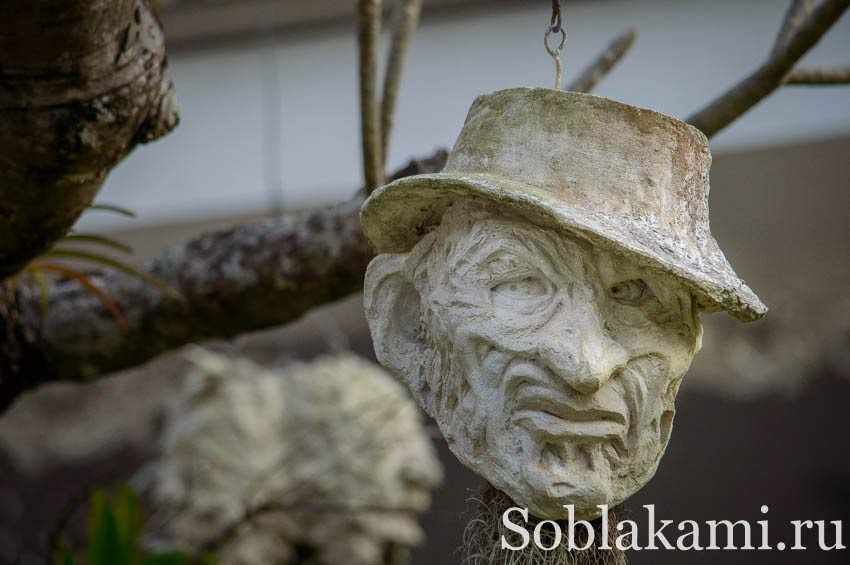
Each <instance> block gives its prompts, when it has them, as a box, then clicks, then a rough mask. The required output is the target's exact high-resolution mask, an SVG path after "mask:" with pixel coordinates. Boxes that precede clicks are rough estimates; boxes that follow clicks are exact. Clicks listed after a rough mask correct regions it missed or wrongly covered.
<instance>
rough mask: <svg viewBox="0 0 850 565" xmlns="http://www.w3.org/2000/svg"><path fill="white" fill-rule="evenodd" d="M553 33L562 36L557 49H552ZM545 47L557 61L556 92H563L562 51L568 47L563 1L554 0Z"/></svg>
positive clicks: (544, 42) (544, 38) (545, 36)
mask: <svg viewBox="0 0 850 565" xmlns="http://www.w3.org/2000/svg"><path fill="white" fill-rule="evenodd" d="M553 33H560V34H561V42H560V43H559V44H558V46H557V47H552V43H551V37H552V34H553ZM543 45H544V46H545V47H546V52H547V53H549V56H550V57H552V60H553V61H555V90H561V76H562V74H563V71H562V68H561V51H563V50H564V47H566V46H567V32H566V30H565V29H564V27H563V17H562V15H561V0H552V19H551V20H550V21H549V25H548V26H547V27H546V35H544V36H543Z"/></svg>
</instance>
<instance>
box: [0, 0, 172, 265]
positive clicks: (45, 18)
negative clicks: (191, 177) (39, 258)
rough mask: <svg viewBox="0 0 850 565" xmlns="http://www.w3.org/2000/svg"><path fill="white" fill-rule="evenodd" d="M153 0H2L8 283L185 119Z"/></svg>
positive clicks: (2, 241)
mask: <svg viewBox="0 0 850 565" xmlns="http://www.w3.org/2000/svg"><path fill="white" fill-rule="evenodd" d="M165 69H166V59H165V43H164V41H163V35H162V29H161V27H160V25H159V22H158V21H157V19H156V16H155V15H154V13H153V12H152V10H151V8H150V6H149V5H148V4H147V2H146V1H145V0H44V1H40V2H32V1H30V0H8V1H6V2H0V85H2V86H0V279H2V278H5V277H7V276H9V275H10V274H12V273H14V272H16V271H17V270H18V269H20V268H21V267H22V266H23V265H24V264H26V263H27V262H28V261H29V260H30V259H32V258H33V257H34V256H35V255H37V254H38V253H40V252H42V251H44V250H45V249H47V248H49V247H50V246H51V245H53V243H55V241H56V240H57V239H58V238H59V237H61V236H63V235H65V233H67V231H68V230H69V229H70V228H71V226H72V225H73V223H74V222H75V221H76V220H77V218H78V216H79V215H80V213H81V212H82V211H83V210H84V209H85V208H86V207H87V206H88V205H89V204H91V202H92V199H93V198H94V196H95V195H96V194H97V192H98V190H99V189H100V186H101V185H102V184H103V181H104V179H105V178H106V176H107V174H108V173H109V171H110V170H111V169H112V168H113V167H114V166H115V165H116V164H117V163H118V162H119V161H120V160H121V159H123V158H124V157H125V156H126V155H127V154H128V153H129V152H130V151H132V149H133V148H134V147H135V146H136V145H137V144H139V143H146V142H149V141H152V140H154V139H157V138H158V137H160V136H162V135H164V134H165V133H167V132H168V131H170V130H171V129H172V128H173V127H174V126H176V125H177V121H178V114H177V106H176V103H175V100H174V91H173V90H174V89H173V85H172V83H171V81H170V80H169V79H168V77H167V76H166V74H165Z"/></svg>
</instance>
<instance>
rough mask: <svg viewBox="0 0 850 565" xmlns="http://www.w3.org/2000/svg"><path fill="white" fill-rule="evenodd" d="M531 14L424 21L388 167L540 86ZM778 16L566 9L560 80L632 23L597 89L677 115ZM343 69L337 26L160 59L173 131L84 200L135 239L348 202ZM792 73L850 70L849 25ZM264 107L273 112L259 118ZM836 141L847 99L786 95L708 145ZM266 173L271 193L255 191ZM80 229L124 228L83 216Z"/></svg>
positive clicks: (709, 2) (654, 2)
mask: <svg viewBox="0 0 850 565" xmlns="http://www.w3.org/2000/svg"><path fill="white" fill-rule="evenodd" d="M539 4H540V6H539V7H528V6H526V7H521V8H519V7H515V8H504V7H501V8H499V7H494V8H492V9H490V10H489V11H478V12H464V13H463V14H462V15H459V16H455V17H446V16H441V17H440V18H438V19H426V21H424V22H423V25H422V28H421V29H420V31H419V33H418V35H417V36H416V38H415V42H414V45H413V48H412V50H411V53H410V57H409V61H408V64H407V66H406V69H405V76H404V80H403V83H402V90H401V95H400V100H399V104H398V113H397V118H396V128H395V131H394V137H393V142H392V147H391V152H390V162H389V168H390V169H392V168H395V167H397V166H398V165H400V164H402V163H404V162H405V161H406V160H407V159H408V158H410V157H411V156H422V155H426V154H428V153H429V152H431V151H432V150H433V149H434V148H436V147H438V146H449V145H451V143H452V142H453V141H454V139H455V137H456V135H457V133H458V131H459V129H460V126H461V125H462V123H463V119H464V116H465V114H466V111H467V109H468V107H469V104H470V103H471V101H472V100H473V98H474V97H475V96H476V95H478V94H481V93H485V92H490V91H493V90H496V89H500V88H505V87H511V86H547V87H548V86H550V85H551V83H552V81H553V67H552V62H551V59H549V57H548V56H547V55H546V53H545V51H544V49H543V44H542V39H543V38H542V36H543V32H544V30H545V27H546V24H547V22H548V17H549V13H548V10H549V6H548V4H549V3H548V2H544V1H542V0H541V1H540V2H539ZM786 5H787V2H786V1H785V0H741V1H733V0H687V1H683V0H630V1H627V0H619V1H617V0H608V1H604V2H601V1H587V2H581V3H578V2H576V3H571V2H570V1H569V0H568V1H567V2H565V6H566V12H565V24H566V28H567V31H568V33H569V43H568V45H567V49H566V51H565V64H566V68H565V72H566V77H565V83H569V81H570V79H571V78H572V77H574V76H575V73H577V72H578V71H579V70H580V69H582V68H583V66H584V65H585V64H586V63H587V62H588V61H590V60H591V59H592V58H594V57H595V56H596V55H597V54H598V53H599V52H600V51H601V49H602V48H603V47H604V46H605V44H607V42H608V41H609V40H610V39H611V38H612V37H613V36H614V35H616V34H618V33H620V32H622V31H623V30H625V29H626V28H628V27H630V26H634V27H635V28H636V29H637V30H638V33H639V37H638V41H637V43H636V45H635V46H634V48H633V50H632V52H631V53H630V55H629V56H628V57H627V59H626V60H625V61H624V62H623V63H622V64H621V65H620V66H619V67H617V69H616V70H615V71H614V72H613V73H612V74H611V75H610V76H609V77H608V78H607V79H606V80H605V82H604V83H603V84H602V85H601V86H600V87H599V88H598V89H597V91H596V93H597V94H600V95H603V96H607V97H611V98H616V99H620V100H623V101H626V102H630V103H633V104H636V105H639V106H645V107H649V108H653V109H656V110H660V111H662V112H666V113H668V114H672V115H675V116H679V117H685V116H687V115H688V114H689V113H690V112H692V111H693V110H695V109H698V108H699V107H700V106H701V105H702V104H703V103H705V102H707V101H709V100H710V99H712V98H713V97H714V96H716V95H718V94H719V93H721V92H722V91H723V90H725V89H726V88H728V87H729V86H730V85H731V84H732V83H733V82H734V81H736V80H737V79H739V78H741V77H743V76H745V75H747V74H748V73H749V72H751V71H752V70H753V69H755V68H756V66H757V65H759V64H760V62H761V61H762V60H763V58H764V56H765V54H766V53H767V52H768V51H769V50H770V48H771V46H772V42H773V38H774V36H775V34H776V31H777V29H778V28H779V24H780V22H781V19H782V16H783V14H784V12H785V8H786ZM356 59H357V50H356V44H355V37H354V33H353V31H352V30H351V29H346V28H340V29H332V30H325V29H323V30H319V31H305V32H301V33H299V34H297V35H294V36H293V34H287V35H286V36H285V37H282V38H277V39H265V40H262V41H253V42H250V43H247V44H245V45H242V46H237V47H232V46H231V47H228V48H221V49H215V50H207V51H203V52H197V53H185V54H177V55H175V56H172V58H171V60H170V62H171V71H172V76H173V78H174V80H175V82H176V84H177V91H178V95H179V99H180V103H181V107H182V123H181V124H180V126H179V127H178V128H177V130H176V131H175V132H174V133H173V134H171V135H170V136H169V137H167V138H166V139H164V140H161V141H158V142H156V143H154V144H152V145H151V146H148V147H142V148H140V149H138V150H137V151H136V152H135V153H134V154H133V155H131V157H130V158H129V159H128V160H127V161H126V162H125V163H123V164H122V165H121V166H119V167H118V168H117V169H116V170H115V171H114V172H113V173H112V175H111V176H110V177H109V180H108V181H107V183H106V186H105V188H104V189H103V191H102V192H101V194H100V196H99V197H98V200H99V201H102V202H112V203H118V204H121V205H124V206H127V207H129V208H132V209H134V210H136V211H137V212H138V213H139V214H140V218H138V219H137V220H135V221H134V222H132V225H133V226H134V227H140V226H141V225H147V224H156V223H163V222H175V221H186V220H190V219H199V218H204V217H211V216H222V215H230V214H234V213H239V212H249V211H258V210H271V209H272V208H273V207H274V205H275V203H277V204H278V205H282V207H284V208H288V207H301V206H305V205H312V204H318V203H324V202H329V201H335V200H340V199H343V198H345V197H347V196H348V195H350V194H351V193H352V192H353V191H354V190H355V188H356V187H357V186H358V185H359V179H360V174H361V172H360V171H361V167H360V154H359V117H358V101H357V96H356V92H357V81H356V66H357V65H356ZM805 62H806V63H810V64H842V65H843V64H850V16H846V17H845V18H844V19H843V21H842V22H839V24H838V25H837V26H836V28H834V29H833V30H832V31H831V32H830V33H829V34H828V35H827V36H826V37H825V38H824V40H823V41H822V42H821V44H820V45H819V46H818V47H817V48H816V49H815V50H813V52H812V53H810V54H809V56H808V57H807V59H806V60H805ZM275 65H276V72H277V76H278V78H279V89H280V90H279V93H277V94H276V93H275V91H274V90H273V88H274V87H273V85H274V83H275V81H274V77H275V74H274V69H275ZM264 85H265V87H264ZM270 85H271V86H270ZM264 97H265V99H266V100H269V99H270V98H274V99H275V100H279V104H280V106H279V107H278V108H277V109H276V110H274V109H270V108H268V104H267V107H266V108H265V109H264V105H263V101H264ZM275 112H277V116H279V119H280V122H281V129H282V139H281V144H280V145H281V147H280V155H279V157H280V162H279V163H278V164H277V165H275V164H274V163H272V164H270V163H269V159H268V158H264V152H266V153H268V151H269V148H270V145H269V144H268V143H265V144H264V141H263V140H264V138H265V139H267V138H268V137H269V135H270V130H269V129H268V128H264V127H263V125H264V120H265V123H266V125H268V120H269V119H272V118H273V117H274V116H275ZM848 134H850V87H844V88H841V87H833V88H818V89H811V88H785V89H783V90H782V91H781V92H779V93H777V94H775V95H774V96H773V97H771V98H770V99H769V100H767V101H765V102H764V103H763V104H761V105H760V106H759V107H757V108H755V109H754V110H753V111H751V112H750V113H749V114H748V115H747V116H746V117H745V118H743V119H742V120H740V121H739V122H738V123H736V124H735V125H733V126H732V127H730V128H729V129H728V130H727V131H725V132H723V133H722V134H720V135H718V136H717V137H716V138H715V140H713V146H714V150H715V152H720V151H734V150H738V149H741V148H749V147H760V146H766V145H772V144H785V143H791V142H796V141H802V140H808V139H819V138H826V137H833V136H842V135H848ZM277 170H279V171H280V177H281V178H280V179H279V182H278V183H275V182H268V181H267V177H269V176H271V177H275V176H277V174H276V171H277ZM264 171H265V173H264ZM264 176H265V177H266V178H264ZM83 223H84V224H86V225H87V226H88V227H94V228H97V229H107V228H110V227H127V226H128V224H127V220H118V219H115V218H112V217H110V216H104V215H102V214H94V213H91V214H89V215H87V217H86V218H84V220H83Z"/></svg>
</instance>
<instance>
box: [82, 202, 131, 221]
mask: <svg viewBox="0 0 850 565" xmlns="http://www.w3.org/2000/svg"><path fill="white" fill-rule="evenodd" d="M88 209H89V210H100V211H102V212H114V213H116V214H121V215H122V216H127V217H128V218H135V217H136V213H135V212H133V211H132V210H128V209H127V208H123V207H121V206H116V205H115V204H100V203H98V204H92V205H91V206H89V207H88Z"/></svg>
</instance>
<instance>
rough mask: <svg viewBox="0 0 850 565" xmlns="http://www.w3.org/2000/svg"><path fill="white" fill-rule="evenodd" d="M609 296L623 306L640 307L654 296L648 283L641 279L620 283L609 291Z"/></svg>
mask: <svg viewBox="0 0 850 565" xmlns="http://www.w3.org/2000/svg"><path fill="white" fill-rule="evenodd" d="M608 294H609V295H610V296H611V298H613V299H614V300H616V301H617V302H620V303H622V304H628V305H630V306H638V305H640V304H642V303H643V302H644V301H645V300H646V299H647V298H649V297H650V296H652V293H651V292H650V290H649V288H648V287H647V286H646V283H645V282H643V281H642V280H641V279H632V280H630V281H622V282H618V283H617V284H615V285H614V286H612V287H611V288H609V289H608Z"/></svg>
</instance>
